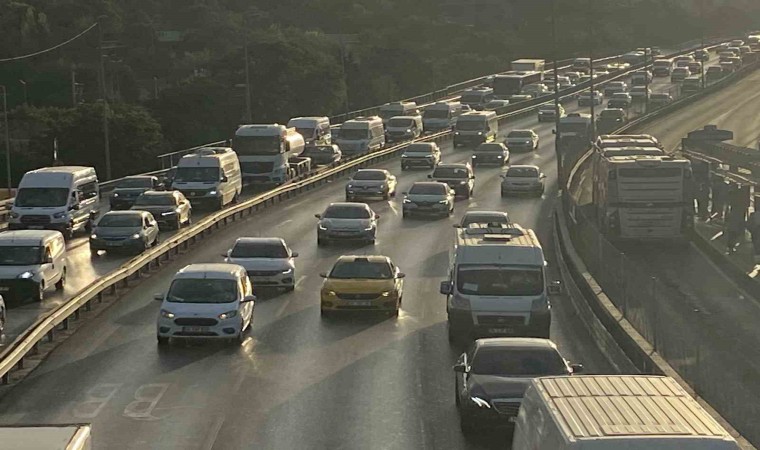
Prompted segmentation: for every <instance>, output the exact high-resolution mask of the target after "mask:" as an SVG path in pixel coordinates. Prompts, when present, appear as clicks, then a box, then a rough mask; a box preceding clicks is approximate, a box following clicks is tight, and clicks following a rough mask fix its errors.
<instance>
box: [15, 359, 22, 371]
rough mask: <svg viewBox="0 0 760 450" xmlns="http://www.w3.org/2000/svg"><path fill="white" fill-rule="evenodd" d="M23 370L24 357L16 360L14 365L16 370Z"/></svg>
mask: <svg viewBox="0 0 760 450" xmlns="http://www.w3.org/2000/svg"><path fill="white" fill-rule="evenodd" d="M23 368H24V357H23V356H22V357H21V359H19V360H18V362H17V363H16V370H21V369H23Z"/></svg>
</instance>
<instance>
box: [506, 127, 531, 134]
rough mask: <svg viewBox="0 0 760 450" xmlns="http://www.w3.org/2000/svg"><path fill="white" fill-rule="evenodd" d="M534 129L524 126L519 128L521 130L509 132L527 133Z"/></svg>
mask: <svg viewBox="0 0 760 450" xmlns="http://www.w3.org/2000/svg"><path fill="white" fill-rule="evenodd" d="M532 131H533V130H531V129H529V128H522V129H519V130H512V131H510V132H509V133H510V134H512V133H527V132H532Z"/></svg>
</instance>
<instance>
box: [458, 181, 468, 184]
mask: <svg viewBox="0 0 760 450" xmlns="http://www.w3.org/2000/svg"><path fill="white" fill-rule="evenodd" d="M459 184H467V182H466V181H464V180H462V181H460V182H459Z"/></svg>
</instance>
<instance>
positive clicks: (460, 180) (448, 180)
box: [433, 177, 468, 185]
mask: <svg viewBox="0 0 760 450" xmlns="http://www.w3.org/2000/svg"><path fill="white" fill-rule="evenodd" d="M433 181H439V182H441V183H447V184H453V185H456V184H460V183H467V181H468V179H467V178H446V177H433Z"/></svg>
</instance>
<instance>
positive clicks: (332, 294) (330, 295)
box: [322, 290, 337, 297]
mask: <svg viewBox="0 0 760 450" xmlns="http://www.w3.org/2000/svg"><path fill="white" fill-rule="evenodd" d="M322 294H324V295H326V296H328V297H335V296H336V295H337V293H336V292H335V291H331V290H323V291H322Z"/></svg>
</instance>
